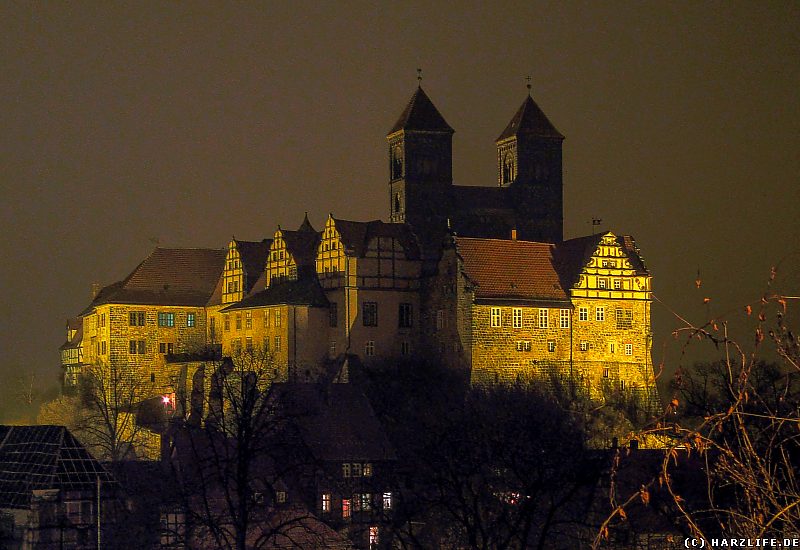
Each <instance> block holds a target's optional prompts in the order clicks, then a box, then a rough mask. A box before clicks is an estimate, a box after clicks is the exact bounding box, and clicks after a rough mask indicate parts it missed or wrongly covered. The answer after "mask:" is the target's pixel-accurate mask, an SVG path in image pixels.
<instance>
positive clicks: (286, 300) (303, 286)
mask: <svg viewBox="0 0 800 550" xmlns="http://www.w3.org/2000/svg"><path fill="white" fill-rule="evenodd" d="M286 304H288V305H307V306H320V307H325V306H327V305H328V299H327V298H326V297H325V292H324V291H323V290H322V287H321V286H319V281H318V280H317V279H316V278H313V277H302V278H300V279H297V280H288V281H281V282H280V283H277V284H274V285H271V286H270V287H269V288H267V289H266V290H261V291H259V292H256V293H255V294H251V295H250V296H247V297H246V298H245V299H244V300H241V301H240V302H236V303H235V304H233V305H230V306H228V307H226V308H225V309H223V310H222V311H233V310H237V309H248V308H252V307H263V306H272V305H286Z"/></svg>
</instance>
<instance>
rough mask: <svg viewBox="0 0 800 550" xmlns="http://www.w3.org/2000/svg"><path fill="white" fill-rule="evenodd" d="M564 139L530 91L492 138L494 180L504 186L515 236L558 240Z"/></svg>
mask: <svg viewBox="0 0 800 550" xmlns="http://www.w3.org/2000/svg"><path fill="white" fill-rule="evenodd" d="M529 90H530V87H529ZM563 141H564V136H563V135H561V133H560V132H559V131H558V130H556V128H555V126H553V124H552V123H551V122H550V121H549V120H548V119H547V117H546V116H545V114H544V113H543V112H542V110H541V109H540V108H539V106H538V105H537V104H536V102H535V101H533V98H531V96H530V94H529V95H528V96H527V97H526V98H525V101H523V102H522V105H521V106H520V108H519V109H518V110H517V112H516V114H515V115H514V117H513V118H512V119H511V122H509V123H508V126H506V128H505V130H503V133H501V134H500V137H498V138H497V182H498V184H499V185H500V187H505V188H508V192H509V194H510V197H511V204H512V205H513V206H514V210H515V211H516V221H517V233H518V235H519V238H520V239H524V240H535V241H544V242H559V241H561V240H562V239H563V221H564V211H563V202H564V200H563V178H562V170H561V145H562V142H563Z"/></svg>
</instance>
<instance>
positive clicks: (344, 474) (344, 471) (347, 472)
mask: <svg viewBox="0 0 800 550" xmlns="http://www.w3.org/2000/svg"><path fill="white" fill-rule="evenodd" d="M342 477H350V463H349V462H345V463H344V464H342Z"/></svg>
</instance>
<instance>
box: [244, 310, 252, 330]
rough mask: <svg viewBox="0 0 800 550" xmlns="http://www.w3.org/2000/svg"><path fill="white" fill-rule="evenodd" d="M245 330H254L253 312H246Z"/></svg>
mask: <svg viewBox="0 0 800 550" xmlns="http://www.w3.org/2000/svg"><path fill="white" fill-rule="evenodd" d="M244 328H253V312H252V311H245V312H244Z"/></svg>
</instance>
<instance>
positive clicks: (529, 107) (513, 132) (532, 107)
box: [497, 96, 564, 141]
mask: <svg viewBox="0 0 800 550" xmlns="http://www.w3.org/2000/svg"><path fill="white" fill-rule="evenodd" d="M520 134H526V135H532V136H537V137H546V138H557V139H564V136H562V135H561V133H560V132H559V131H558V130H556V128H555V126H553V124H552V123H551V122H550V120H548V118H547V116H545V114H544V112H542V110H541V109H540V108H539V106H538V105H537V104H536V102H535V101H534V100H533V98H532V97H531V96H527V97H526V98H525V101H523V102H522V105H520V107H519V109H518V110H517V112H516V114H515V115H514V117H513V118H512V119H511V122H509V123H508V126H506V129H505V130H503V133H502V134H500V137H498V138H497V141H500V140H503V139H506V138H509V137H511V136H517V135H520Z"/></svg>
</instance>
